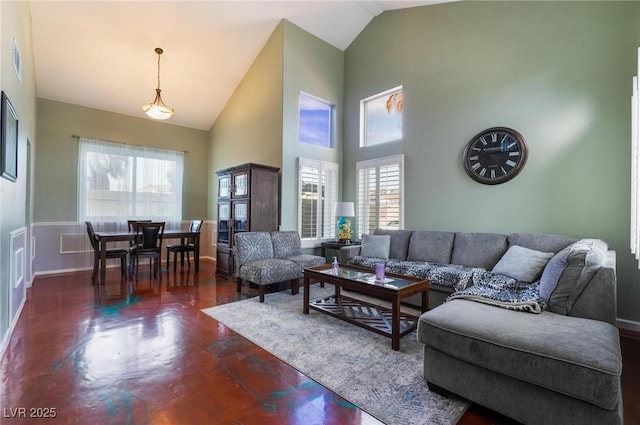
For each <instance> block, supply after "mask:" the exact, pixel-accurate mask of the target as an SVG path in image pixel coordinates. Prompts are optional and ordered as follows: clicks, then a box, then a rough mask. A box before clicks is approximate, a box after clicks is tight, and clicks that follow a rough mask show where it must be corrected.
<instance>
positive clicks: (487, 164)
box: [462, 127, 527, 184]
mask: <svg viewBox="0 0 640 425" xmlns="http://www.w3.org/2000/svg"><path fill="white" fill-rule="evenodd" d="M526 162H527V144H526V143H525V141H524V138H523V137H522V135H521V134H520V133H518V132H517V131H515V130H512V129H510V128H506V127H492V128H488V129H486V130H483V131H481V132H480V133H478V134H476V135H475V136H473V138H472V139H471V140H470V141H469V143H468V144H467V146H466V147H465V148H464V154H463V155H462V163H463V165H464V170H465V171H466V172H467V174H468V175H469V177H471V178H472V179H474V180H475V181H477V182H479V183H483V184H499V183H504V182H506V181H509V180H511V179H512V178H514V177H515V176H516V175H518V173H519V172H520V171H521V170H522V167H524V164H525V163H526Z"/></svg>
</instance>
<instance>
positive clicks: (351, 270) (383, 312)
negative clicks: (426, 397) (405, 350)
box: [302, 264, 430, 351]
mask: <svg viewBox="0 0 640 425" xmlns="http://www.w3.org/2000/svg"><path fill="white" fill-rule="evenodd" d="M311 281H316V282H326V283H331V284H333V285H334V286H335V293H334V294H333V295H330V296H328V297H323V298H319V299H316V300H310V299H309V298H310V297H309V285H310V284H311ZM429 287H430V282H429V281H428V280H426V279H421V278H415V277H410V276H403V275H398V274H390V273H387V274H386V275H385V280H384V281H383V282H377V281H376V280H375V275H374V274H373V273H372V271H371V270H370V269H365V268H362V267H357V266H347V265H340V268H339V269H338V271H337V272H335V271H333V270H332V269H331V265H330V264H324V265H322V266H316V267H308V268H306V269H304V306H303V310H302V311H303V313H304V314H309V309H310V308H311V309H313V310H317V311H320V312H322V313H325V314H328V315H330V316H333V317H336V318H338V319H341V320H344V321H346V322H349V323H351V324H354V325H356V326H360V327H362V328H365V329H368V330H370V331H373V332H376V333H379V334H381V335H384V336H387V337H390V338H391V348H392V349H394V350H396V351H398V350H399V349H400V338H402V337H403V336H405V335H406V334H408V333H410V332H411V331H413V330H415V329H416V328H417V326H418V317H416V316H413V315H410V314H406V313H402V312H401V311H400V302H401V301H402V300H403V299H405V298H407V297H409V296H411V295H414V294H422V300H421V301H422V302H421V304H422V305H421V311H422V312H425V311H427V308H428V306H429ZM341 288H344V289H349V290H353V291H356V292H359V293H361V294H365V295H370V296H372V297H376V298H380V299H383V300H388V301H390V302H391V308H390V309H389V308H387V307H383V306H380V305H377V304H372V303H369V302H365V301H361V300H357V299H355V298H351V297H346V296H344V295H341V293H340V290H341Z"/></svg>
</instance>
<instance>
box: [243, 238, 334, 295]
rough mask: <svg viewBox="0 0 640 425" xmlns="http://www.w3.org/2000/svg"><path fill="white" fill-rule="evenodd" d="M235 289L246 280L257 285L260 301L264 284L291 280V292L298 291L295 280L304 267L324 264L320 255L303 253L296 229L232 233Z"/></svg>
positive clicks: (263, 291) (263, 293)
mask: <svg viewBox="0 0 640 425" xmlns="http://www.w3.org/2000/svg"><path fill="white" fill-rule="evenodd" d="M234 244H235V251H234V255H235V261H234V265H235V276H236V284H237V287H236V289H237V291H238V292H240V290H241V289H242V282H243V281H246V282H249V283H253V284H256V285H258V294H259V296H260V302H264V295H265V289H266V286H267V285H271V284H275V283H280V282H286V281H289V282H290V283H291V294H292V295H295V294H297V293H298V286H299V285H298V279H299V278H300V277H302V273H303V270H304V268H305V267H310V266H312V265H319V264H324V258H323V257H318V256H315V255H304V254H302V250H301V247H300V236H299V235H298V232H295V231H294V232H271V233H269V232H242V233H236V234H235V235H234Z"/></svg>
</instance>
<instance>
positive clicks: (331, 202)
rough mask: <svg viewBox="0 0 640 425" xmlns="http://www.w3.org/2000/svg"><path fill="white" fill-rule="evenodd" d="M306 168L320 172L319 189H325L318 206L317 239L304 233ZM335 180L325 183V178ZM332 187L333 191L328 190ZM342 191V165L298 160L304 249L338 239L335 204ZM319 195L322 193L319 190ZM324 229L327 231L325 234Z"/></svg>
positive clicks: (300, 217)
mask: <svg viewBox="0 0 640 425" xmlns="http://www.w3.org/2000/svg"><path fill="white" fill-rule="evenodd" d="M304 168H315V169H317V170H318V181H317V184H318V188H321V187H324V189H325V190H324V196H319V197H318V199H319V201H320V202H318V203H317V204H316V211H315V217H316V223H315V237H305V236H304V235H305V232H303V217H302V213H303V211H302V209H303V208H302V202H303V194H304V192H303V190H304V182H303V173H305V171H304ZM325 174H326V176H327V177H326V178H333V181H329V182H327V183H323V180H324V178H325ZM325 186H328V187H329V189H331V187H332V188H333V190H332V191H331V190H327V187H325ZM339 190H340V165H339V164H338V163H335V162H330V161H323V160H319V159H311V158H304V157H299V158H298V214H297V216H298V217H297V221H298V224H297V226H298V233H299V234H300V241H301V244H302V248H312V247H317V246H319V245H320V243H322V242H324V241H329V240H335V239H336V217H335V203H336V201H337V200H338V195H339ZM319 193H322V191H321V190H319ZM323 229H324V230H325V231H324V232H323Z"/></svg>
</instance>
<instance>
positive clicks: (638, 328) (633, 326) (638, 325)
mask: <svg viewBox="0 0 640 425" xmlns="http://www.w3.org/2000/svg"><path fill="white" fill-rule="evenodd" d="M616 324H617V326H618V327H619V328H621V329H626V330H628V331H633V332H637V333H639V334H640V322H634V321H633V320H625V319H617V320H616Z"/></svg>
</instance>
